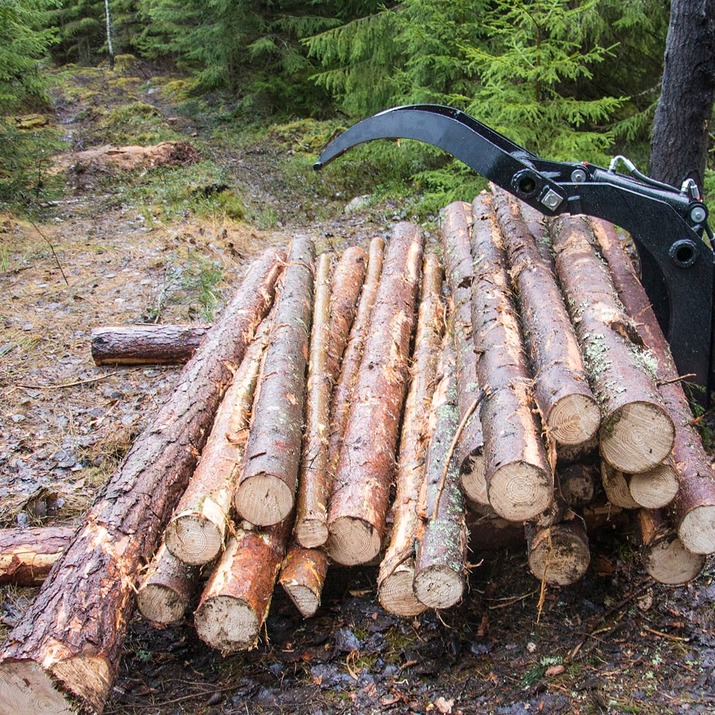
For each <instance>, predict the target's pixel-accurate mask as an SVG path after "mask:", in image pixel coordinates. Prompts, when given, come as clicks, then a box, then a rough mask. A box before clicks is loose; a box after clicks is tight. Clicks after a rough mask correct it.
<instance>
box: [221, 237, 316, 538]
mask: <svg viewBox="0 0 715 715" xmlns="http://www.w3.org/2000/svg"><path fill="white" fill-rule="evenodd" d="M314 261H315V249H314V246H313V242H312V241H311V240H310V239H309V238H305V237H299V238H294V239H293V241H292V243H291V249H290V254H289V257H288V265H287V266H286V270H285V273H284V275H283V280H282V283H281V286H280V293H279V295H278V298H277V301H276V313H275V317H274V320H273V328H272V330H271V336H270V338H269V341H268V349H267V350H266V354H265V357H264V364H263V368H262V375H261V380H260V382H259V385H258V389H257V394H256V398H255V401H254V407H253V417H252V419H251V428H250V433H249V436H248V443H247V444H246V450H245V453H244V468H243V473H242V474H241V476H240V478H239V483H238V488H237V489H236V493H235V497H234V505H235V507H236V511H237V512H238V513H239V514H240V515H241V517H242V518H243V519H246V520H247V521H249V522H250V523H251V524H256V525H259V526H270V525H273V524H277V523H279V522H281V521H283V520H284V519H285V518H286V517H287V516H288V514H289V513H290V512H291V510H292V509H293V505H294V502H295V487H296V479H297V477H298V465H299V463H300V453H301V444H302V436H303V403H304V398H305V368H306V363H307V360H308V341H309V339H310V321H311V312H312V310H311V307H312V302H313V273H314V265H313V264H314Z"/></svg>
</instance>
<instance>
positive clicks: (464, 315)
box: [442, 201, 489, 504]
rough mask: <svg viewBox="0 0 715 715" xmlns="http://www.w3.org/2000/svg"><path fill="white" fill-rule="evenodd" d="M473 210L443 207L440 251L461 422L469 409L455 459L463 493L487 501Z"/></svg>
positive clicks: (454, 205) (457, 205)
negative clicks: (476, 405)
mask: <svg viewBox="0 0 715 715" xmlns="http://www.w3.org/2000/svg"><path fill="white" fill-rule="evenodd" d="M471 226H472V209H471V206H470V205H469V204H468V203H465V202H463V201H455V202H454V203H452V204H450V205H449V206H447V208H445V209H444V215H443V219H442V251H443V252H444V258H445V270H446V274H447V281H448V283H449V290H450V293H451V295H452V324H453V332H454V347H455V352H456V355H457V401H458V404H459V419H460V421H462V420H463V419H464V418H465V416H466V415H467V414H468V412H469V411H470V410H471V412H472V415H471V417H469V419H468V421H467V422H466V424H465V425H464V429H463V431H462V436H461V437H460V439H459V444H458V445H457V460H458V464H459V469H460V477H461V480H462V488H463V489H464V494H465V496H466V497H467V498H468V499H470V500H471V501H474V502H476V503H478V504H488V503H489V497H488V496H487V481H486V477H485V474H484V435H483V433H482V422H481V420H480V419H479V411H478V410H476V409H474V403H475V401H476V400H478V399H479V394H480V390H479V383H478V381H477V355H476V353H475V352H474V333H473V331H472V283H473V281H474V275H473V274H474V271H473V261H472V249H471V246H470V241H469V233H470V229H471Z"/></svg>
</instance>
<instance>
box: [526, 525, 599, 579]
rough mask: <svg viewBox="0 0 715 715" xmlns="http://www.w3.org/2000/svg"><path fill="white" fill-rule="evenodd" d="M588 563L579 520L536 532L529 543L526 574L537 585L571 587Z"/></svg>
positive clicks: (585, 540) (584, 535) (584, 571)
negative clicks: (535, 580)
mask: <svg viewBox="0 0 715 715" xmlns="http://www.w3.org/2000/svg"><path fill="white" fill-rule="evenodd" d="M590 562H591V552H590V550H589V547H588V536H587V535H586V529H585V528H584V526H583V523H582V522H581V520H580V519H578V518H576V519H573V520H572V521H565V522H561V523H560V524H555V525H554V526H550V527H548V528H546V529H538V530H536V531H535V533H534V534H533V535H532V537H531V538H530V539H529V570H530V571H531V573H532V574H534V576H535V577H536V578H537V579H539V581H545V582H546V583H548V584H551V585H557V586H570V585H571V584H574V583H576V582H577V581H578V580H579V579H580V578H582V577H583V575H584V574H585V573H586V571H587V569H588V566H589V563H590Z"/></svg>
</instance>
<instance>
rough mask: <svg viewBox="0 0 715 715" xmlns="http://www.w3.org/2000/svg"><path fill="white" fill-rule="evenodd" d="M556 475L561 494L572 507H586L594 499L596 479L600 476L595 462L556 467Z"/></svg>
mask: <svg viewBox="0 0 715 715" xmlns="http://www.w3.org/2000/svg"><path fill="white" fill-rule="evenodd" d="M556 476H557V479H558V484H559V491H560V492H561V496H562V497H563V499H564V501H565V502H566V504H568V506H570V507H572V508H578V507H584V506H586V505H587V504H590V503H591V502H592V501H593V498H594V496H595V494H596V479H597V478H598V476H599V471H598V467H597V466H596V465H595V464H583V463H581V464H569V465H566V466H564V467H562V466H561V465H558V466H557V467H556Z"/></svg>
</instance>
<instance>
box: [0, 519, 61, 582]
mask: <svg viewBox="0 0 715 715" xmlns="http://www.w3.org/2000/svg"><path fill="white" fill-rule="evenodd" d="M73 534H74V529H73V528H72V527H69V526H45V527H42V528H37V529H0V586H6V585H7V584H14V585H16V586H39V585H40V584H41V583H42V582H43V581H44V580H45V578H46V576H47V574H48V573H49V572H50V569H51V568H52V566H53V565H54V563H55V561H57V559H59V557H60V556H61V555H62V552H63V551H64V550H65V548H66V547H67V544H68V543H69V541H70V539H71V538H72V535H73Z"/></svg>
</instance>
